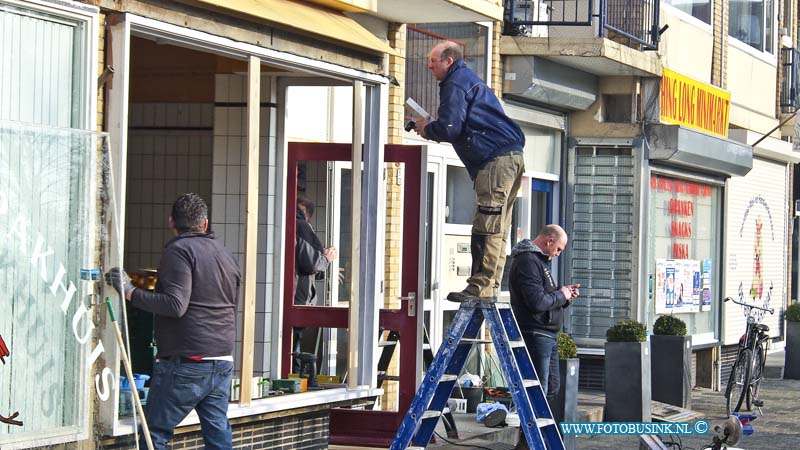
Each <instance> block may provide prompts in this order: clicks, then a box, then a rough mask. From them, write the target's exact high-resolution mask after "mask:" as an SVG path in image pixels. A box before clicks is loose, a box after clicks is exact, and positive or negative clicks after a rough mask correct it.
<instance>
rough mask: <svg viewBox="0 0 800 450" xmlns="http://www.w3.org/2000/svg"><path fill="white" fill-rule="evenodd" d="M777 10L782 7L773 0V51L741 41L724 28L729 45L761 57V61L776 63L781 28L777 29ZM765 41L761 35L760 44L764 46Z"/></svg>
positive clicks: (729, 18)
mask: <svg viewBox="0 0 800 450" xmlns="http://www.w3.org/2000/svg"><path fill="white" fill-rule="evenodd" d="M765 1H766V0H762V4H763V3H764V2H765ZM728 8H729V10H730V5H729V6H728ZM779 10H781V11H782V10H783V8H781V5H779V4H778V2H777V1H776V0H773V11H772V15H773V17H772V30H773V33H772V34H773V36H772V50H773V51H772V52H768V51H766V50H759V49H757V48H755V47H753V46H751V45H750V44H748V43H746V42H743V41H740V40H739V39H737V38H736V37H735V36H733V35H731V34H730V31H729V30H725V32H726V33H728V38H729V41H728V42H729V43H730V45H732V46H734V47H736V48H737V49H739V50H742V51H744V52H746V53H749V54H751V55H753V56H755V57H756V58H758V59H761V60H762V61H765V62H768V63H770V64H777V63H778V51H779V50H780V47H779V46H778V45H779V43H780V33H781V30H779V29H778V14H779V13H780V11H779ZM732 17H733V16H730V17H728V23H729V24H730V21H731V19H732ZM762 25H766V20H765V21H764V23H763V24H762ZM729 28H730V25H729ZM762 34H765V33H764V29H762ZM766 43H767V41H766V38H764V37H762V39H761V44H762V45H764V46H765V47H766Z"/></svg>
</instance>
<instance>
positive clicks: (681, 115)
mask: <svg viewBox="0 0 800 450" xmlns="http://www.w3.org/2000/svg"><path fill="white" fill-rule="evenodd" d="M660 106H661V121H662V122H665V123H671V124H674V125H684V126H687V127H690V128H694V129H697V130H700V131H705V132H706V133H711V134H715V135H717V136H722V137H728V120H729V112H730V108H731V94H730V93H729V92H727V91H723V90H722V89H720V88H718V87H714V86H711V85H708V84H705V83H701V82H699V81H695V80H693V79H691V78H688V77H686V76H683V75H681V74H679V73H675V72H673V71H671V70H667V69H664V71H663V75H662V77H661V105H660Z"/></svg>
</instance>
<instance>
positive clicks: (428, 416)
mask: <svg viewBox="0 0 800 450" xmlns="http://www.w3.org/2000/svg"><path fill="white" fill-rule="evenodd" d="M441 415H442V412H441V411H436V410H435V409H429V410H427V411H425V412H424V413H422V420H425V419H431V418H434V417H441Z"/></svg>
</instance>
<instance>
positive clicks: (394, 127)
mask: <svg viewBox="0 0 800 450" xmlns="http://www.w3.org/2000/svg"><path fill="white" fill-rule="evenodd" d="M389 45H391V46H392V47H393V48H394V49H395V50H397V55H391V56H390V57H389V75H391V76H393V77H394V78H395V79H396V80H397V83H398V84H399V86H395V85H389V130H388V139H387V143H389V144H402V143H403V131H404V130H403V127H404V125H405V124H404V120H403V118H404V115H405V110H404V106H403V104H404V103H405V80H406V77H405V73H406V25H405V24H397V23H392V24H389ZM399 169H400V164H397V163H387V164H386V246H385V249H384V250H385V252H386V256H385V258H384V259H385V261H384V291H383V292H384V307H385V308H398V307H399V306H400V302H399V301H398V300H397V297H399V296H400V295H401V294H400V263H399V261H400V242H401V240H400V237H401V232H402V231H401V227H402V220H401V202H402V195H401V188H402V185H401V183H398V176H400V174H401V173H402V171H401V170H399ZM383 348H386V347H383ZM398 353H399V352H395V353H394V357H393V358H392V362H391V363H390V364H389V368H388V373H389V374H392V375H396V374H397V373H398V368H397V355H398ZM397 387H398V385H397V382H396V381H386V382H384V383H383V389H384V392H385V394H384V395H383V397H382V398H381V407H382V408H383V409H384V410H394V409H397V395H398V394H397Z"/></svg>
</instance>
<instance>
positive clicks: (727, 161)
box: [645, 124, 753, 176]
mask: <svg viewBox="0 0 800 450" xmlns="http://www.w3.org/2000/svg"><path fill="white" fill-rule="evenodd" d="M645 135H646V137H647V144H648V146H649V149H650V159H651V160H660V161H664V162H668V163H671V164H675V165H678V166H684V167H688V168H692V169H695V170H699V171H702V172H715V173H718V174H722V175H727V176H733V175H739V176H744V175H747V173H748V172H750V169H752V168H753V147H752V146H750V145H746V144H742V143H739V142H736V141H732V140H730V139H723V138H721V137H716V136H712V135H710V134H706V133H702V132H700V131H695V130H692V129H690V128H686V127H682V126H680V125H665V124H650V125H646V126H645Z"/></svg>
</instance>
